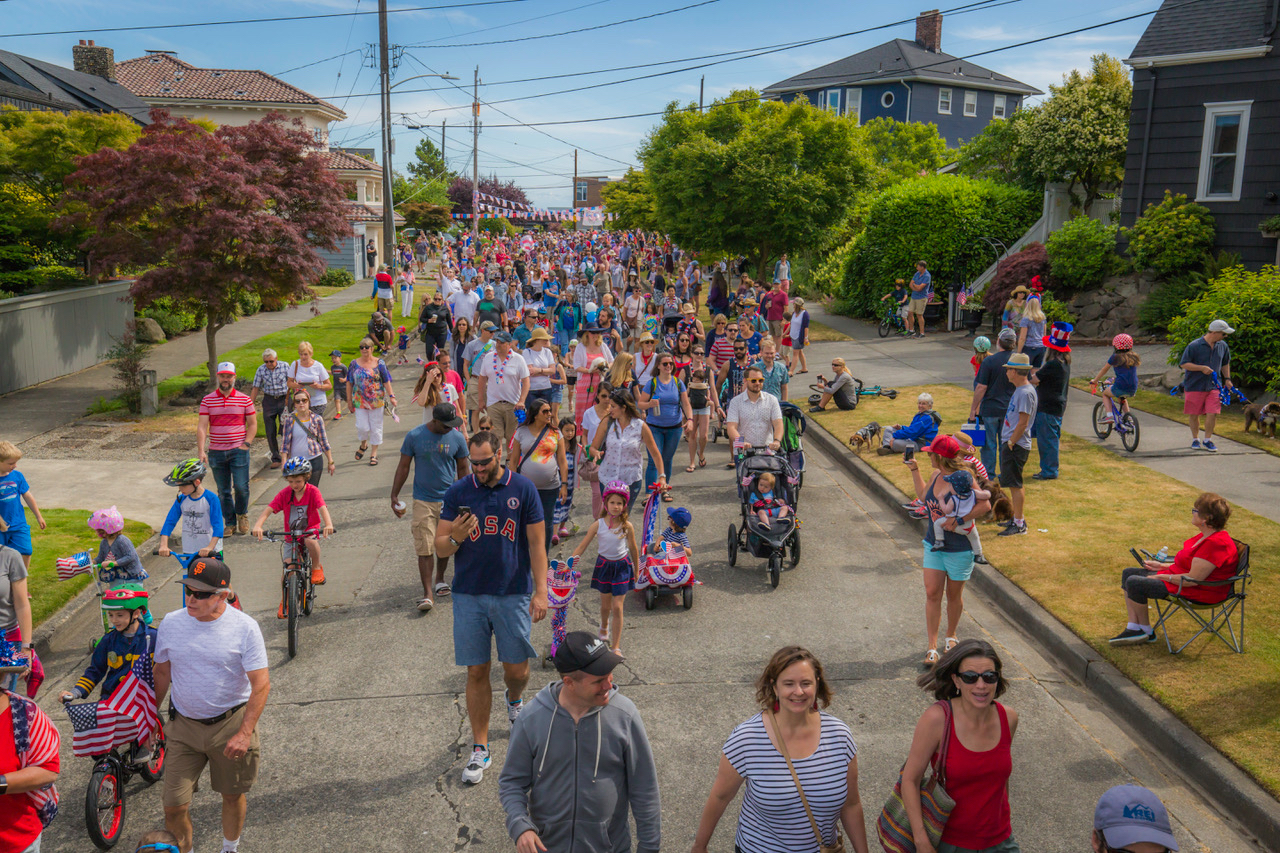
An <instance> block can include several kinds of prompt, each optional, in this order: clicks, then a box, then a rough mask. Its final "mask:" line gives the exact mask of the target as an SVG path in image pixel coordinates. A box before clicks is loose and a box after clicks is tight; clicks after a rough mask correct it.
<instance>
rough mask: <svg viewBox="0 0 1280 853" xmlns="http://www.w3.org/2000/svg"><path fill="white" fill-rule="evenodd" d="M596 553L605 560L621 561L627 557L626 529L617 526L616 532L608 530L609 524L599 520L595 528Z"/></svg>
mask: <svg viewBox="0 0 1280 853" xmlns="http://www.w3.org/2000/svg"><path fill="white" fill-rule="evenodd" d="M596 547H597V548H598V549H599V550H598V551H597V553H598V554H599V555H600V556H601V557H603V558H604V559H606V560H621V559H623V558H624V557H626V556H627V532H626V528H625V527H624V526H623V525H621V524H619V525H618V529H617V530H610V529H609V523H608V521H606V520H605V519H603V518H602V519H600V523H599V524H598V525H597V526H596Z"/></svg>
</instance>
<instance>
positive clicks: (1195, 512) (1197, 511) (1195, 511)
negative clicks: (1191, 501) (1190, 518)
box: [1191, 507, 1200, 515]
mask: <svg viewBox="0 0 1280 853" xmlns="http://www.w3.org/2000/svg"><path fill="white" fill-rule="evenodd" d="M1191 514H1192V515H1199V514H1200V510H1198V509H1196V508H1195V507H1192V508H1191Z"/></svg>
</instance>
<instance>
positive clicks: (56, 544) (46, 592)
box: [27, 509, 152, 625]
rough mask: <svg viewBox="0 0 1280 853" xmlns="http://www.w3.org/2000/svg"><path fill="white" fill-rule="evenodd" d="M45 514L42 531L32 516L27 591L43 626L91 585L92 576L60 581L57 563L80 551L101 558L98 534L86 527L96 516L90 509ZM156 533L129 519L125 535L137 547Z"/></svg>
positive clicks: (35, 618) (36, 618) (33, 614)
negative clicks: (30, 554) (90, 519)
mask: <svg viewBox="0 0 1280 853" xmlns="http://www.w3.org/2000/svg"><path fill="white" fill-rule="evenodd" d="M40 512H41V514H42V515H44V520H45V521H46V522H48V524H49V526H48V527H47V528H45V529H44V530H41V529H40V528H39V527H38V526H37V525H36V524H35V523H34V522H35V519H33V518H32V517H31V515H30V514H29V513H28V516H27V520H28V521H29V522H31V540H32V546H33V547H32V550H33V551H34V552H35V553H34V554H33V555H32V557H31V574H30V575H29V576H28V580H27V591H28V592H29V593H30V594H31V611H32V612H31V618H32V621H33V622H34V624H36V625H39V624H40V623H41V622H43V621H44V620H45V619H48V618H49V617H50V616H51V615H53V614H54V613H56V612H57V611H58V609H59V608H60V607H62V605H64V604H66V603H67V602H68V601H70V600H71V599H72V598H75V595H76V593H78V592H79V591H80V590H82V589H84V588H85V587H86V586H88V585H89V584H90V583H91V582H92V580H93V577H92V575H76V576H75V577H74V578H72V579H71V580H69V581H60V580H58V573H57V570H56V569H55V567H54V562H55V561H56V560H57V559H58V558H59V557H69V556H71V555H72V554H74V553H76V552H77V551H86V550H87V551H89V552H90V553H91V554H92V555H93V556H95V557H96V556H97V555H98V534H97V533H96V532H95V531H93V530H90V529H89V527H88V525H86V524H85V522H86V521H88V520H89V516H90V515H91V514H92V511H91V510H87V509H42V510H41V511H40ZM151 533H152V530H151V528H150V527H149V526H147V525H145V524H143V523H142V522H140V521H132V520H130V519H125V523H124V535H125V536H128V537H129V541H131V542H133V544H134V546H135V547H136V546H139V545H141V544H142V543H143V542H144V541H146V539H147V538H148V537H149V536H151Z"/></svg>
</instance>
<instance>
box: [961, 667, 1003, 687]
mask: <svg viewBox="0 0 1280 853" xmlns="http://www.w3.org/2000/svg"><path fill="white" fill-rule="evenodd" d="M956 675H958V676H960V680H961V681H963V682H964V683H965V684H977V683H978V679H979V678H981V679H982V681H983V683H984V684H995V683H996V682H997V681H999V680H1000V673H998V672H996V671H995V670H991V669H989V670H987V671H986V672H983V673H977V672H957V673H956Z"/></svg>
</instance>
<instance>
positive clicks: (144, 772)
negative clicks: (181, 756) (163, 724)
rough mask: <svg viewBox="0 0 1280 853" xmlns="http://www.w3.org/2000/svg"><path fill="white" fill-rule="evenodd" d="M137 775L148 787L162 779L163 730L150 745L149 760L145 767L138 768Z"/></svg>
mask: <svg viewBox="0 0 1280 853" xmlns="http://www.w3.org/2000/svg"><path fill="white" fill-rule="evenodd" d="M138 775H139V776H141V777H142V778H143V779H144V780H146V782H147V784H148V785H150V784H152V783H154V782H159V781H160V780H161V779H163V778H164V729H163V728H161V729H160V736H159V737H157V738H156V742H155V743H154V744H152V745H151V760H150V761H148V762H147V763H146V764H145V765H143V766H142V767H140V768H138Z"/></svg>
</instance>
